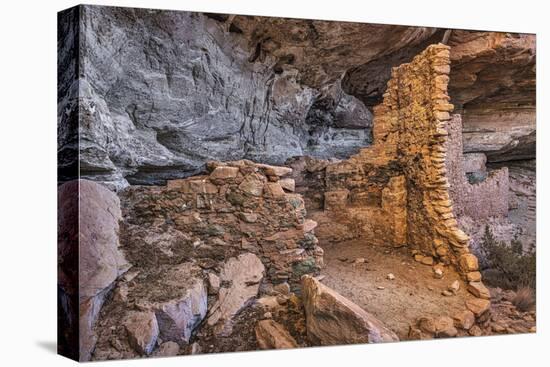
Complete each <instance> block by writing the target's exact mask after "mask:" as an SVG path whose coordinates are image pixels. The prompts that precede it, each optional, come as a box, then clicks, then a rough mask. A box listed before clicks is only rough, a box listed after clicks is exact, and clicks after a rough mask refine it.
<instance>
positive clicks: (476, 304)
mask: <svg viewBox="0 0 550 367" xmlns="http://www.w3.org/2000/svg"><path fill="white" fill-rule="evenodd" d="M465 304H466V308H467V309H468V310H470V311H472V312H473V313H474V315H475V316H476V317H480V316H481V315H483V314H484V313H485V312H487V311H488V310H489V308H490V307H491V302H489V300H486V299H481V298H472V299H469V300H467V301H466V302H465Z"/></svg>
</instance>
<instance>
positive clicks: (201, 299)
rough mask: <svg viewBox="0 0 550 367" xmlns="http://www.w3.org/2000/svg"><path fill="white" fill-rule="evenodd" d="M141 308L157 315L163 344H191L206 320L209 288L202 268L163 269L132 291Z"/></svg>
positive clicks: (188, 266) (131, 293)
mask: <svg viewBox="0 0 550 367" xmlns="http://www.w3.org/2000/svg"><path fill="white" fill-rule="evenodd" d="M128 298H129V299H130V300H133V301H134V302H135V303H136V304H137V305H138V307H139V308H141V309H144V310H151V311H152V312H154V313H155V315H156V318H157V321H158V325H159V336H160V338H161V339H162V340H163V341H173V342H176V343H179V344H183V343H187V342H188V341H189V338H190V337H191V333H192V332H193V330H194V329H195V328H196V327H197V326H198V325H199V323H200V322H201V321H202V319H204V317H205V316H206V310H207V293H206V285H205V284H204V281H203V280H202V279H201V277H200V268H199V267H198V266H196V265H193V264H191V263H183V264H179V265H176V266H174V267H161V268H160V269H158V270H157V271H153V272H151V273H149V274H148V276H147V278H146V279H145V280H144V281H143V282H140V283H139V284H137V285H136V286H135V287H134V288H132V289H130V290H129V294H128Z"/></svg>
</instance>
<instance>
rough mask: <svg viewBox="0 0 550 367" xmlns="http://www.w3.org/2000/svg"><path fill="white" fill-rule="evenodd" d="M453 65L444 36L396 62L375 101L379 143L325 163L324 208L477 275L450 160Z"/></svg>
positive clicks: (351, 225) (384, 240)
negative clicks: (459, 216)
mask: <svg viewBox="0 0 550 367" xmlns="http://www.w3.org/2000/svg"><path fill="white" fill-rule="evenodd" d="M449 71H450V61H449V47H448V46H445V45H442V44H438V45H431V46H429V47H428V48H427V49H426V50H425V51H423V52H422V53H420V54H419V55H417V56H416V57H415V58H414V59H413V60H412V62H410V63H408V64H403V65H401V66H399V67H397V68H394V69H393V70H392V78H391V79H390V81H389V82H388V86H387V90H386V93H385V94H384V101H383V102H382V104H380V105H378V106H377V107H375V109H374V127H373V138H374V145H373V146H371V147H369V148H364V149H362V150H361V151H360V152H359V153H358V154H357V155H355V156H352V157H351V158H350V159H348V160H345V161H340V162H336V163H328V164H327V165H326V166H325V168H324V179H325V182H324V183H325V192H324V210H325V213H324V215H325V216H326V217H328V218H331V219H332V220H333V221H334V222H335V223H336V224H343V225H345V226H347V228H348V229H349V231H350V232H352V233H354V234H356V235H358V236H360V237H361V238H363V239H365V240H366V241H367V242H368V243H372V244H387V245H393V246H403V245H408V246H409V247H410V248H411V250H413V252H414V253H416V254H417V255H418V256H419V257H428V258H432V260H430V261H433V259H436V260H438V261H441V262H443V263H446V264H449V263H453V264H455V265H457V266H458V268H459V270H461V271H462V272H463V273H464V274H469V273H472V274H470V275H469V276H468V277H469V278H471V279H478V278H479V276H478V274H479V273H478V272H477V270H478V269H477V268H478V265H477V259H476V258H475V256H474V255H472V254H470V252H469V249H468V243H469V237H468V236H467V235H466V234H465V233H464V232H463V231H462V230H460V229H459V228H458V223H457V221H456V218H455V214H454V213H453V203H452V200H451V194H450V190H449V188H450V182H449V179H448V177H447V173H448V172H447V167H446V164H445V162H446V158H447V149H448V147H447V137H448V135H449V133H448V131H447V124H448V123H449V121H450V119H451V116H450V111H452V109H453V105H452V104H450V103H449V100H450V98H449V96H448V94H447V85H448V82H449V77H448V74H449ZM319 176H323V175H322V174H319Z"/></svg>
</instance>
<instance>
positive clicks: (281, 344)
mask: <svg viewBox="0 0 550 367" xmlns="http://www.w3.org/2000/svg"><path fill="white" fill-rule="evenodd" d="M254 331H255V333H256V340H257V341H258V346H259V347H260V348H261V349H289V348H297V347H298V344H297V343H296V340H294V338H293V337H292V335H290V334H289V332H288V331H287V330H286V329H285V328H284V326H283V325H281V324H279V323H278V322H276V321H273V320H261V321H260V322H258V324H257V325H256V328H255V329H254Z"/></svg>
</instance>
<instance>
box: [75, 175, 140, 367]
mask: <svg viewBox="0 0 550 367" xmlns="http://www.w3.org/2000/svg"><path fill="white" fill-rule="evenodd" d="M78 186H79V194H80V196H79V198H80V201H79V213H78V215H79V237H78V238H79V242H78V247H79V257H78V258H79V299H80V301H79V303H80V319H79V325H80V359H81V360H83V361H87V360H89V359H90V358H91V353H92V351H93V349H94V346H95V342H96V336H95V333H94V331H93V328H94V325H95V323H96V321H97V318H98V315H99V311H100V310H101V308H102V306H103V303H104V301H105V297H106V296H107V295H108V293H109V292H110V291H111V290H112V288H113V286H114V283H115V281H116V280H117V279H118V277H120V276H121V275H122V274H123V273H124V272H126V271H127V270H128V269H129V268H130V264H129V263H128V262H127V261H126V259H125V258H124V255H123V254H122V252H121V250H120V249H119V245H120V243H119V221H120V220H121V219H122V216H121V212H120V202H119V199H118V197H117V196H116V194H114V193H113V192H112V191H110V190H109V189H107V188H106V187H104V186H102V185H101V184H98V183H95V182H92V181H88V180H79V181H78Z"/></svg>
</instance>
